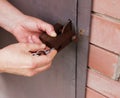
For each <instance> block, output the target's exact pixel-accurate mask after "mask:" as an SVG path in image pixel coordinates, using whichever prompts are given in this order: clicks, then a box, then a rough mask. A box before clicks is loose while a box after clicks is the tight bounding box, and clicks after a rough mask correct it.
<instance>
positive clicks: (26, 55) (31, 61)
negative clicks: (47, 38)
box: [0, 43, 57, 76]
mask: <svg viewBox="0 0 120 98" xmlns="http://www.w3.org/2000/svg"><path fill="white" fill-rule="evenodd" d="M44 48H45V45H43V44H41V45H38V44H30V43H17V44H12V45H9V46H7V47H5V48H3V49H1V50H0V70H1V71H2V72H6V73H11V74H17V75H23V76H33V75H35V74H37V73H39V72H41V71H44V70H46V69H48V68H49V67H50V66H51V63H52V60H53V58H54V56H55V55H56V53H57V51H56V50H52V51H51V52H50V53H49V54H48V55H41V56H33V55H32V53H30V51H33V52H34V51H37V50H43V49H44Z"/></svg>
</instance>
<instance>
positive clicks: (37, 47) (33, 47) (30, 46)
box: [26, 43, 46, 51]
mask: <svg viewBox="0 0 120 98" xmlns="http://www.w3.org/2000/svg"><path fill="white" fill-rule="evenodd" d="M26 47H27V49H28V51H37V50H43V49H44V48H45V47H46V45H45V44H41V45H40V44H34V43H33V44H31V43H27V45H26Z"/></svg>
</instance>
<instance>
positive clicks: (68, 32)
mask: <svg viewBox="0 0 120 98" xmlns="http://www.w3.org/2000/svg"><path fill="white" fill-rule="evenodd" d="M54 29H55V31H56V33H57V37H51V36H49V35H48V34H46V33H42V34H41V35H40V37H39V38H40V40H41V41H42V42H43V43H44V44H46V45H47V46H48V47H49V48H50V49H52V48H55V49H56V50H57V51H58V52H59V51H60V50H62V49H63V48H64V47H66V46H67V45H68V44H69V43H71V42H72V41H73V40H76V39H77V35H76V33H75V31H74V30H73V28H72V21H71V20H68V22H67V23H66V24H65V25H61V24H59V23H56V24H55V25H54Z"/></svg>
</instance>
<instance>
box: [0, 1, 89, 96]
mask: <svg viewBox="0 0 120 98" xmlns="http://www.w3.org/2000/svg"><path fill="white" fill-rule="evenodd" d="M9 1H10V2H11V3H12V4H13V5H14V6H16V7H17V8H18V9H20V10H21V11H22V12H23V13H25V14H27V15H31V16H34V17H37V18H40V19H43V20H44V21H47V22H49V23H51V24H54V23H56V22H60V23H63V24H64V23H65V22H67V20H68V19H71V20H72V22H73V24H74V27H75V29H77V31H79V29H86V28H84V27H82V26H81V24H80V21H82V22H83V20H82V18H81V17H84V16H83V15H80V13H81V12H82V13H84V10H83V11H81V9H80V13H79V6H80V5H82V4H81V3H83V4H87V1H89V0H85V2H84V0H81V1H83V2H79V0H9ZM89 3H90V2H89ZM89 5H90V4H89ZM86 6H88V4H87V5H86ZM86 6H85V7H86ZM85 7H83V8H82V9H84V8H85ZM86 9H90V6H88V7H87V8H86ZM86 12H88V14H89V15H90V13H89V12H90V10H87V11H86ZM11 14H12V13H11ZM89 15H88V16H89ZM79 17H80V18H79ZM87 18H88V20H89V18H90V17H86V18H84V19H87ZM79 20H80V21H79ZM85 21H86V20H85ZM83 24H85V26H87V27H88V28H87V30H89V25H88V24H89V21H88V23H83ZM78 26H79V27H78ZM78 28H79V29H78ZM87 32H88V31H87ZM0 33H1V35H2V36H0V47H1V48H2V47H4V46H6V45H8V44H11V43H14V42H16V40H15V39H14V37H13V36H12V35H10V34H9V33H8V32H6V31H4V30H3V29H1V30H0ZM85 36H86V35H85ZM82 38H84V35H83V37H81V40H82ZM83 41H84V42H85V45H83V43H84V42H82V41H81V43H78V44H79V45H78V47H76V44H75V43H72V44H70V45H69V46H68V47H66V48H65V49H64V50H62V51H61V52H60V53H58V54H57V56H56V57H55V59H54V61H53V65H52V67H51V68H50V69H49V70H47V71H44V72H42V73H40V74H38V75H36V76H34V77H31V78H27V77H22V76H16V75H10V74H1V75H0V98H85V89H84V88H85V78H86V70H85V69H86V65H87V63H85V62H87V53H88V34H87V39H83ZM85 46H87V49H86V50H85V51H84V52H83V54H82V55H84V54H85V59H86V60H84V61H83V63H81V62H80V61H79V59H81V58H82V56H80V55H81V52H80V51H78V50H77V49H79V48H82V47H85ZM83 50H84V48H82V51H83ZM77 54H78V55H77ZM79 54H80V55H79ZM79 63H80V66H81V65H83V66H84V67H82V69H83V70H80V66H79ZM77 68H78V69H77ZM79 71H81V72H82V74H84V73H85V75H84V77H80V76H82V75H80V73H81V72H80V73H79ZM83 72H84V73H83ZM78 75H80V76H78ZM82 78H83V79H84V81H82V82H81V81H80V79H82ZM79 82H80V83H79ZM78 86H81V87H82V88H80V87H78ZM80 89H81V90H82V91H83V92H81V91H80V92H79V90H80ZM79 93H83V94H79Z"/></svg>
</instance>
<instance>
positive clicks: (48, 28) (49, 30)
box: [39, 21, 57, 37]
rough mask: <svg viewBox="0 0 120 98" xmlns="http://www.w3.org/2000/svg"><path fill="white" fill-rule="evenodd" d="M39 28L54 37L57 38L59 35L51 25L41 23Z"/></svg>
mask: <svg viewBox="0 0 120 98" xmlns="http://www.w3.org/2000/svg"><path fill="white" fill-rule="evenodd" d="M39 26H40V27H39V28H40V29H41V30H42V31H44V32H46V33H47V34H48V35H50V36H52V37H56V36H57V34H56V32H55V30H54V27H53V26H52V25H51V24H48V23H46V22H44V21H42V23H40V25H39Z"/></svg>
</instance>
